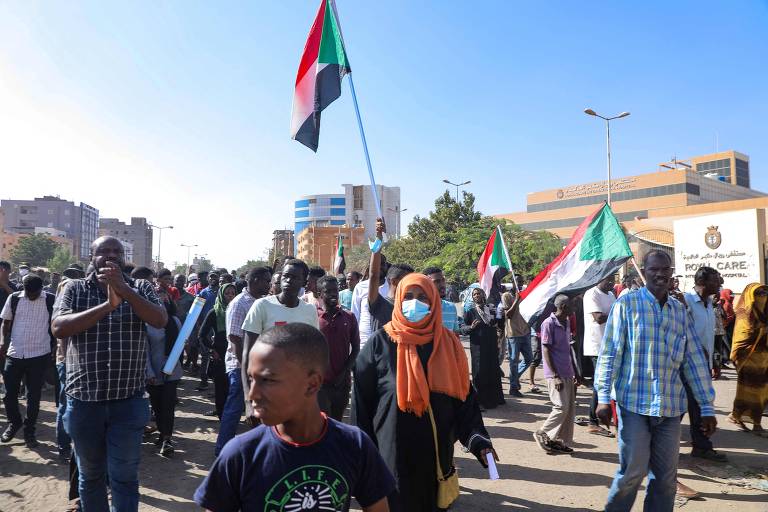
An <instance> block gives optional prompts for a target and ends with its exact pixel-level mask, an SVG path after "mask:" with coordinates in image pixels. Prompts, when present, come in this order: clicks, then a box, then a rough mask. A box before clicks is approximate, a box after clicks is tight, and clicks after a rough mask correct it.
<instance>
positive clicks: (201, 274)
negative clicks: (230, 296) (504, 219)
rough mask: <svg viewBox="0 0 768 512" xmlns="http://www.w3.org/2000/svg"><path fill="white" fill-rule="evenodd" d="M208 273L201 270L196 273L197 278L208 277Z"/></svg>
mask: <svg viewBox="0 0 768 512" xmlns="http://www.w3.org/2000/svg"><path fill="white" fill-rule="evenodd" d="M208 273H209V272H208V271H207V270H201V271H200V272H198V273H197V278H198V279H200V278H201V277H205V276H207V275H208Z"/></svg>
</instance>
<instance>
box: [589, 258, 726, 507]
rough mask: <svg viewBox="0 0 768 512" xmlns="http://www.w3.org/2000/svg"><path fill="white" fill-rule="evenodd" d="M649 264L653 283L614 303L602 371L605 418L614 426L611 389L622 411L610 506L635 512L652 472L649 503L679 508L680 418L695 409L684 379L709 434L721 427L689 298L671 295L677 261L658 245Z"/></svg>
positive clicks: (600, 409) (598, 380)
mask: <svg viewBox="0 0 768 512" xmlns="http://www.w3.org/2000/svg"><path fill="white" fill-rule="evenodd" d="M643 267H644V273H645V278H646V281H647V284H646V287H645V288H641V289H640V290H638V291H637V292H633V293H630V294H627V295H625V296H623V297H621V298H619V299H618V300H617V301H616V302H615V303H614V305H613V307H612V308H611V312H610V314H609V315H608V322H607V325H606V329H605V337H604V338H603V345H602V347H601V349H600V356H599V359H598V361H597V368H596V371H595V389H596V390H597V400H598V406H597V416H598V418H600V419H601V420H602V421H603V423H605V424H606V425H610V421H611V416H612V413H611V406H610V401H611V390H613V391H614V392H615V396H616V405H617V410H618V417H619V469H618V471H616V476H615V477H614V479H613V484H612V485H611V489H610V491H609V493H608V503H607V504H606V506H605V510H606V512H615V511H627V512H628V511H629V510H630V509H631V508H632V504H633V503H634V501H635V495H636V494H637V489H638V487H639V486H640V484H641V483H642V481H643V479H644V478H645V477H646V476H648V485H647V487H646V496H645V505H644V508H643V510H649V511H654V512H664V511H669V512H671V511H672V509H673V508H674V504H675V488H676V485H675V482H676V476H677V460H678V456H679V454H680V418H681V415H682V414H683V413H684V412H686V411H687V409H688V407H687V401H686V393H685V388H684V387H683V382H682V380H681V378H684V379H685V380H686V382H687V383H688V384H689V385H690V387H691V389H692V391H693V396H694V398H695V399H696V401H697V402H698V404H699V406H700V407H701V416H702V418H701V431H702V433H703V434H704V435H705V436H707V437H709V436H711V435H712V434H713V433H714V432H715V428H716V426H717V421H716V420H715V409H714V406H713V401H714V398H715V392H714V390H713V388H712V381H711V376H710V372H709V364H708V363H707V360H706V358H705V356H704V351H703V350H702V348H701V343H700V342H699V341H698V339H697V335H696V333H695V330H694V329H693V326H692V325H691V323H690V321H689V319H688V315H687V313H686V309H685V305H684V304H682V303H680V302H679V301H678V300H677V299H675V298H673V297H671V296H669V292H668V289H669V287H668V284H669V280H670V278H671V277H672V260H671V258H670V257H669V255H668V254H667V253H665V252H661V251H651V252H649V253H648V254H646V256H645V258H644V259H643Z"/></svg>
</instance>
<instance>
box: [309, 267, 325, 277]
mask: <svg viewBox="0 0 768 512" xmlns="http://www.w3.org/2000/svg"><path fill="white" fill-rule="evenodd" d="M324 275H325V269H324V268H323V267H312V268H310V269H309V274H307V277H314V278H316V279H320V278H321V277H323V276H324Z"/></svg>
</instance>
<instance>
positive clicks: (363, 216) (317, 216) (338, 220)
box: [294, 184, 401, 254]
mask: <svg viewBox="0 0 768 512" xmlns="http://www.w3.org/2000/svg"><path fill="white" fill-rule="evenodd" d="M342 186H343V187H344V193H339V194H315V195H309V196H302V197H301V198H299V199H298V200H296V202H295V203H294V234H295V236H296V237H297V239H298V236H299V234H300V233H301V232H302V231H304V230H305V229H307V228H308V227H310V226H314V227H328V226H351V227H362V228H363V230H364V233H365V236H366V237H369V238H373V237H374V236H375V234H376V217H377V213H376V205H375V203H374V200H373V194H372V193H371V186H370V185H350V184H344V185H342ZM376 191H377V192H378V194H379V201H380V202H381V211H382V214H383V215H384V221H385V222H386V224H387V230H388V232H389V233H390V234H395V235H398V236H399V234H400V233H399V230H400V210H401V207H400V187H386V186H384V185H376ZM297 254H298V252H297Z"/></svg>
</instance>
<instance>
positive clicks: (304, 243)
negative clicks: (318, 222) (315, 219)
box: [296, 226, 366, 272]
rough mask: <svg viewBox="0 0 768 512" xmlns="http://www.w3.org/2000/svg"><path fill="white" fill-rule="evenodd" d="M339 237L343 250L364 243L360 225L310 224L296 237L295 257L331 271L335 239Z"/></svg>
mask: <svg viewBox="0 0 768 512" xmlns="http://www.w3.org/2000/svg"><path fill="white" fill-rule="evenodd" d="M339 237H341V239H342V245H343V246H344V251H345V252H347V251H349V250H350V249H351V248H353V247H355V246H358V245H361V244H364V243H366V237H365V230H364V229H363V228H362V227H356V228H355V227H349V226H343V227H342V226H339V227H331V226H323V227H319V226H318V227H315V226H310V227H308V228H305V229H304V230H303V231H302V232H301V233H299V235H298V236H297V237H296V246H297V250H296V257H297V258H299V259H302V260H304V261H306V262H308V263H311V264H314V265H320V266H321V267H323V268H324V269H325V270H326V271H327V272H332V271H333V264H334V261H335V260H336V241H337V240H338V238H339Z"/></svg>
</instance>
